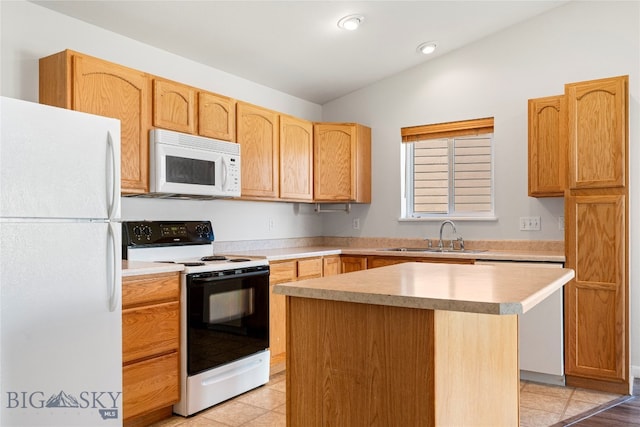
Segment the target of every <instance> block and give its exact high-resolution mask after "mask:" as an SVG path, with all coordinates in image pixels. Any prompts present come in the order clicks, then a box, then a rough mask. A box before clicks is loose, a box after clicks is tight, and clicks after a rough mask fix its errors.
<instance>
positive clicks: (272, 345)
mask: <svg viewBox="0 0 640 427" xmlns="http://www.w3.org/2000/svg"><path fill="white" fill-rule="evenodd" d="M336 257H337V256H336ZM330 258H333V257H324V259H323V257H313V258H300V259H294V260H286V261H272V262H270V263H269V269H270V273H269V287H270V288H271V289H270V292H269V350H270V351H271V364H272V365H273V364H276V363H280V362H284V361H285V358H286V352H287V321H286V317H287V316H286V297H285V296H284V295H278V294H274V293H273V286H274V285H277V284H279V283H287V282H294V281H296V280H303V279H313V278H316V277H322V276H323V269H324V265H325V261H326V262H327V263H328V264H330V265H331V264H332V263H335V261H333V260H332V259H331V260H330Z"/></svg>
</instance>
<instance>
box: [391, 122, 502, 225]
mask: <svg viewBox="0 0 640 427" xmlns="http://www.w3.org/2000/svg"><path fill="white" fill-rule="evenodd" d="M402 138H403V142H405V144H403V146H404V150H405V154H406V156H405V179H404V183H405V198H404V201H403V217H405V218H429V217H437V218H442V217H456V218H460V217H470V218H480V217H491V218H492V217H493V215H494V213H493V156H492V139H493V119H492V118H491V119H479V120H468V121H464V122H453V123H443V124H437V125H426V126H418V127H413V128H403V129H402Z"/></svg>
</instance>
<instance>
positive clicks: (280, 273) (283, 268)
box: [269, 260, 298, 364]
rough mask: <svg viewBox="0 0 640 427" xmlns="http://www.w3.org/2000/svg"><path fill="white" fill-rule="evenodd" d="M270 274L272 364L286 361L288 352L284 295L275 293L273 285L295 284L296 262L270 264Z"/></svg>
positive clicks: (270, 343) (270, 348) (285, 298)
mask: <svg viewBox="0 0 640 427" xmlns="http://www.w3.org/2000/svg"><path fill="white" fill-rule="evenodd" d="M269 269H270V273H269V285H270V286H269V287H270V291H271V292H270V294H269V296H270V299H269V350H270V351H271V363H272V364H273V363H278V362H282V361H284V356H285V354H286V351H287V316H286V300H287V297H285V296H284V295H278V294H274V293H273V285H276V284H278V283H287V282H293V281H294V280H296V277H297V271H298V270H297V263H296V261H295V260H294V261H280V262H272V263H270V267H269Z"/></svg>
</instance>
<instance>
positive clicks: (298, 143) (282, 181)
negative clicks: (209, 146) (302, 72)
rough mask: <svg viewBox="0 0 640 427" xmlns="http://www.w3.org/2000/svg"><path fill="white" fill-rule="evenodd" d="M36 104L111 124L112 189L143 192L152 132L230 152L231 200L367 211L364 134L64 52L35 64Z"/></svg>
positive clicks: (368, 182)
mask: <svg viewBox="0 0 640 427" xmlns="http://www.w3.org/2000/svg"><path fill="white" fill-rule="evenodd" d="M40 102H41V103H43V104H49V105H53V106H57V107H62V108H68V109H72V110H77V111H82V112H86V113H91V114H97V115H101V116H107V117H113V118H116V119H119V120H120V122H121V132H122V134H121V153H122V159H121V164H122V167H121V170H122V172H121V173H122V179H121V180H122V182H121V188H122V193H123V194H124V195H137V194H145V193H148V192H149V131H150V130H151V129H152V127H156V128H162V129H170V130H173V131H177V132H182V133H187V134H193V135H200V136H205V137H209V138H215V139H220V140H224V141H231V142H234V141H235V142H237V143H239V144H240V146H241V148H240V154H241V161H242V167H241V173H242V176H241V185H242V190H241V197H242V198H245V199H256V200H276V201H277V200H280V201H299V202H358V203H370V202H371V129H369V128H368V127H365V126H362V125H359V124H354V123H318V124H315V125H314V124H313V123H312V122H310V121H308V120H303V119H299V118H296V117H292V116H287V115H284V114H282V115H281V114H280V113H278V112H277V111H272V110H269V109H266V108H262V107H259V106H257V105H252V104H249V103H246V102H242V101H236V100H235V99H232V98H229V97H226V96H222V95H218V94H215V93H212V92H208V91H205V90H200V89H198V88H195V87H192V86H189V85H186V84H182V83H179V82H175V81H172V80H168V79H164V78H162V77H158V76H154V75H151V74H147V73H144V72H141V71H137V70H134V69H131V68H127V67H123V66H121V65H117V64H113V63H111V62H108V61H104V60H101V59H98V58H94V57H92V56H89V55H84V54H81V53H78V52H74V51H71V50H65V51H62V52H59V53H56V54H54V55H51V56H48V57H46V58H41V59H40Z"/></svg>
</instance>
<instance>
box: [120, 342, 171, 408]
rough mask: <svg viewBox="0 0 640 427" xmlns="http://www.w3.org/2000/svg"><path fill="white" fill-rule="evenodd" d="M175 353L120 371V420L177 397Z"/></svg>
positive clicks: (158, 406)
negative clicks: (121, 413)
mask: <svg viewBox="0 0 640 427" xmlns="http://www.w3.org/2000/svg"><path fill="white" fill-rule="evenodd" d="M178 371H179V358H178V353H177V352H176V353H171V354H167V355H165V356H162V357H156V358H153V359H149V360H145V361H143V362H139V363H134V364H131V365H128V366H125V367H124V368H123V370H122V389H123V390H122V398H123V402H124V405H123V406H124V408H123V419H124V420H128V419H131V418H133V417H136V416H138V415H142V414H145V413H148V412H151V411H154V410H156V409H159V408H164V407H166V406H170V405H172V404H174V403H176V402H177V401H178V400H179V399H180V386H179V381H178Z"/></svg>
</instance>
